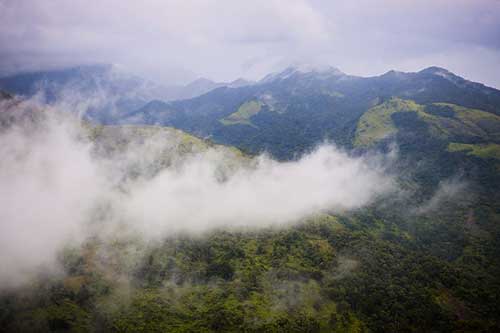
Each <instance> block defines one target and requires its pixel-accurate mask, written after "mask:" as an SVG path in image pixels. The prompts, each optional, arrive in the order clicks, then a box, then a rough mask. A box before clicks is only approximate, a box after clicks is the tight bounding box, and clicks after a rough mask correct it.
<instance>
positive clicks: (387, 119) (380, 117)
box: [354, 98, 422, 146]
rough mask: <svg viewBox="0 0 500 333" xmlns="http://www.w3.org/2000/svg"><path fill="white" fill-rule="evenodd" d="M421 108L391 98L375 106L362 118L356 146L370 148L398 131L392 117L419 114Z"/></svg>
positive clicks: (356, 137) (355, 139) (358, 128)
mask: <svg viewBox="0 0 500 333" xmlns="http://www.w3.org/2000/svg"><path fill="white" fill-rule="evenodd" d="M421 108H422V107H421V106H420V105H418V104H416V103H415V102H413V101H408V100H402V99H400V98H391V99H390V100H389V101H387V102H385V103H382V104H379V105H377V106H374V107H373V108H371V109H369V110H368V111H367V112H366V113H364V114H363V116H361V118H360V119H359V122H358V126H357V128H356V134H355V138H354V145H355V146H370V145H373V144H374V143H376V142H377V141H379V140H382V139H384V138H388V137H390V136H391V135H394V134H395V133H396V131H397V128H396V127H395V125H394V123H393V121H392V119H391V116H392V115H393V114H394V113H396V112H411V111H413V112H417V111H419V110H421Z"/></svg>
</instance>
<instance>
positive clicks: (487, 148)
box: [448, 142, 500, 160]
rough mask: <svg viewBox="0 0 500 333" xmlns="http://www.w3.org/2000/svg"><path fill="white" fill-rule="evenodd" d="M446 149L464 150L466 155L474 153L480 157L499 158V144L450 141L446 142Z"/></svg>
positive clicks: (453, 150)
mask: <svg viewBox="0 0 500 333" xmlns="http://www.w3.org/2000/svg"><path fill="white" fill-rule="evenodd" d="M448 151H451V152H456V151H462V152H466V153H467V154H468V155H474V156H477V157H481V158H496V159H498V160H500V144H496V143H490V144H466V143H456V142H450V144H448Z"/></svg>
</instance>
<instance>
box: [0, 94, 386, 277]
mask: <svg viewBox="0 0 500 333" xmlns="http://www.w3.org/2000/svg"><path fill="white" fill-rule="evenodd" d="M20 108H21V110H19V109H20ZM32 108H33V105H32V104H29V103H21V104H19V105H17V106H14V107H11V108H10V109H9V110H4V109H2V110H1V111H2V113H3V114H4V115H5V114H6V113H8V112H10V113H11V114H12V112H19V111H23V109H24V111H25V112H26V114H28V115H29V114H30V110H31V109H32ZM56 111H57V110H51V111H50V112H43V111H42V110H35V112H34V113H33V114H31V115H32V116H34V117H40V118H44V117H41V116H40V115H45V118H46V119H45V120H39V121H36V122H35V123H36V125H34V124H33V123H32V122H31V121H27V122H24V123H23V122H18V124H21V125H17V126H14V127H12V128H11V129H9V130H3V131H2V132H1V134H0V140H1V141H2V146H1V147H0V159H1V160H2V164H1V165H0V183H1V184H2V187H1V188H0V207H2V209H1V210H0V221H2V223H1V224H0V254H1V255H0V268H1V269H0V285H6V284H7V283H13V282H15V283H22V282H24V281H25V280H26V279H28V278H29V277H30V274H32V273H34V272H35V271H36V268H37V267H38V266H39V265H42V266H43V265H50V264H51V263H53V262H54V259H55V255H56V253H57V251H58V250H60V249H61V247H62V246H63V245H64V244H65V243H67V242H68V241H70V240H71V241H72V242H78V241H79V240H82V239H84V238H85V236H86V235H88V233H87V232H88V231H89V230H91V229H92V228H97V230H99V233H106V230H112V229H113V228H115V227H116V226H118V224H122V223H124V224H126V225H128V226H129V228H130V230H135V231H138V232H140V233H142V234H144V235H145V236H146V237H148V238H149V239H151V238H157V237H161V236H164V235H168V234H171V233H174V232H177V231H185V232H203V231H206V230H210V229H213V228H221V227H261V226H271V225H278V224H284V223H293V222H297V221H298V220H300V219H303V218H306V217H308V216H309V215H311V214H314V213H317V212H321V211H326V210H327V211H333V212H341V211H345V210H350V209H355V208H359V207H362V206H364V205H366V204H369V203H370V202H371V201H372V200H374V199H375V198H376V197H377V196H379V195H384V194H387V193H388V192H390V191H391V190H393V189H394V184H393V181H392V177H390V176H388V175H386V173H385V171H384V170H385V168H384V163H382V161H381V160H380V159H377V158H374V157H351V156H349V155H348V154H347V153H344V152H342V151H339V150H337V149H336V148H335V147H333V146H328V145H326V146H322V147H320V148H318V149H317V150H316V151H314V152H312V153H310V154H308V155H306V156H304V157H302V158H301V159H299V160H297V161H293V162H286V163H280V162H277V161H274V160H272V159H270V158H267V157H265V156H261V157H258V158H257V159H256V160H254V161H253V162H248V160H246V159H245V160H244V161H246V162H245V163H243V162H241V164H238V163H236V164H235V163H234V162H231V161H232V160H230V156H232V155H231V154H230V153H229V152H228V150H227V149H222V148H212V149H209V150H208V151H205V152H203V153H198V154H188V155H179V154H178V153H176V151H177V150H176V147H177V145H178V144H179V142H180V141H179V140H180V139H179V137H176V136H175V135H171V134H161V133H160V134H158V135H157V136H153V137H151V138H150V139H146V140H143V139H142V138H138V140H137V141H132V143H131V144H129V145H128V146H126V148H125V149H124V150H123V151H121V152H120V151H116V152H115V153H113V154H109V153H106V154H99V153H97V152H96V150H95V149H93V146H92V143H90V142H88V141H87V140H85V139H82V138H85V135H84V134H83V133H84V131H83V130H82V128H81V127H79V125H78V124H77V123H76V122H75V119H73V118H70V116H68V115H67V114H66V116H63V114H62V113H59V112H56ZM27 119H29V117H28V118H27ZM126 137H130V135H128V134H127V135H126ZM165 161H166V162H165ZM168 164H170V167H167V168H163V167H162V166H165V165H168ZM231 165H232V166H231ZM131 170H133V171H135V172H136V173H137V172H138V173H139V174H140V175H142V176H139V177H131V176H130V172H131Z"/></svg>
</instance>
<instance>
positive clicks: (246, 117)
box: [220, 100, 262, 127]
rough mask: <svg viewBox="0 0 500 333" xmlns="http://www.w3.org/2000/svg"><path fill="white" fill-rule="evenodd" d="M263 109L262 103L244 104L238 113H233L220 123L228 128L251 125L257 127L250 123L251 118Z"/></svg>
mask: <svg viewBox="0 0 500 333" xmlns="http://www.w3.org/2000/svg"><path fill="white" fill-rule="evenodd" d="M261 109H262V102H260V101H255V100H252V101H248V102H245V103H243V104H242V105H241V106H240V107H239V108H238V111H236V112H234V113H231V114H230V115H229V116H227V117H225V118H223V119H221V120H220V122H221V123H222V124H224V125H226V126H228V125H237V124H240V125H249V126H253V127H255V125H254V124H252V122H251V121H250V118H251V117H252V116H254V115H256V114H257V113H259V112H260V110H261Z"/></svg>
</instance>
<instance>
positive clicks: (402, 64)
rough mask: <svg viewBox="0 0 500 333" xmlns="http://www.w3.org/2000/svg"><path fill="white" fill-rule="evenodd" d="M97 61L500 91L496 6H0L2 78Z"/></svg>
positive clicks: (326, 2) (390, 0) (424, 1)
mask: <svg viewBox="0 0 500 333" xmlns="http://www.w3.org/2000/svg"><path fill="white" fill-rule="evenodd" d="M95 62H105V63H114V64H119V65H122V66H123V67H124V68H125V69H127V70H129V71H131V72H136V73H139V74H143V75H146V76H147V77H150V78H153V79H156V80H161V81H164V82H165V81H168V82H181V81H185V80H189V79H193V78H195V77H197V76H204V77H208V78H211V79H215V80H232V79H235V78H237V77H240V76H242V77H246V78H250V79H258V78H260V77H262V76H264V75H265V74H266V73H268V72H270V71H275V70H279V69H281V68H283V67H285V66H287V65H290V64H298V63H300V64H303V63H306V64H313V65H316V64H317V65H332V66H335V67H338V68H340V69H341V70H343V71H344V72H347V73H349V74H357V75H377V74H381V73H383V72H385V71H387V70H390V69H396V70H403V71H415V70H419V69H422V68H424V67H428V66H431V65H438V66H442V67H446V68H448V69H449V70H451V71H453V72H455V73H457V74H459V75H461V76H464V77H465V78H468V79H471V80H475V81H479V82H483V83H485V84H488V85H490V86H494V87H500V1H498V0H419V1H416V0H414V1H411V0H377V1H375V0H373V1H369V0H360V1H354V0H349V1H334V0H316V1H305V0H252V1H237V0H204V1H203V0H198V1H196V0H142V1H126V0H100V1H88V0H71V1H69V0H45V1H37V0H0V71H1V72H3V73H6V72H12V71H15V70H26V69H34V68H46V67H54V66H55V67H58V66H66V65H73V64H78V63H95Z"/></svg>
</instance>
